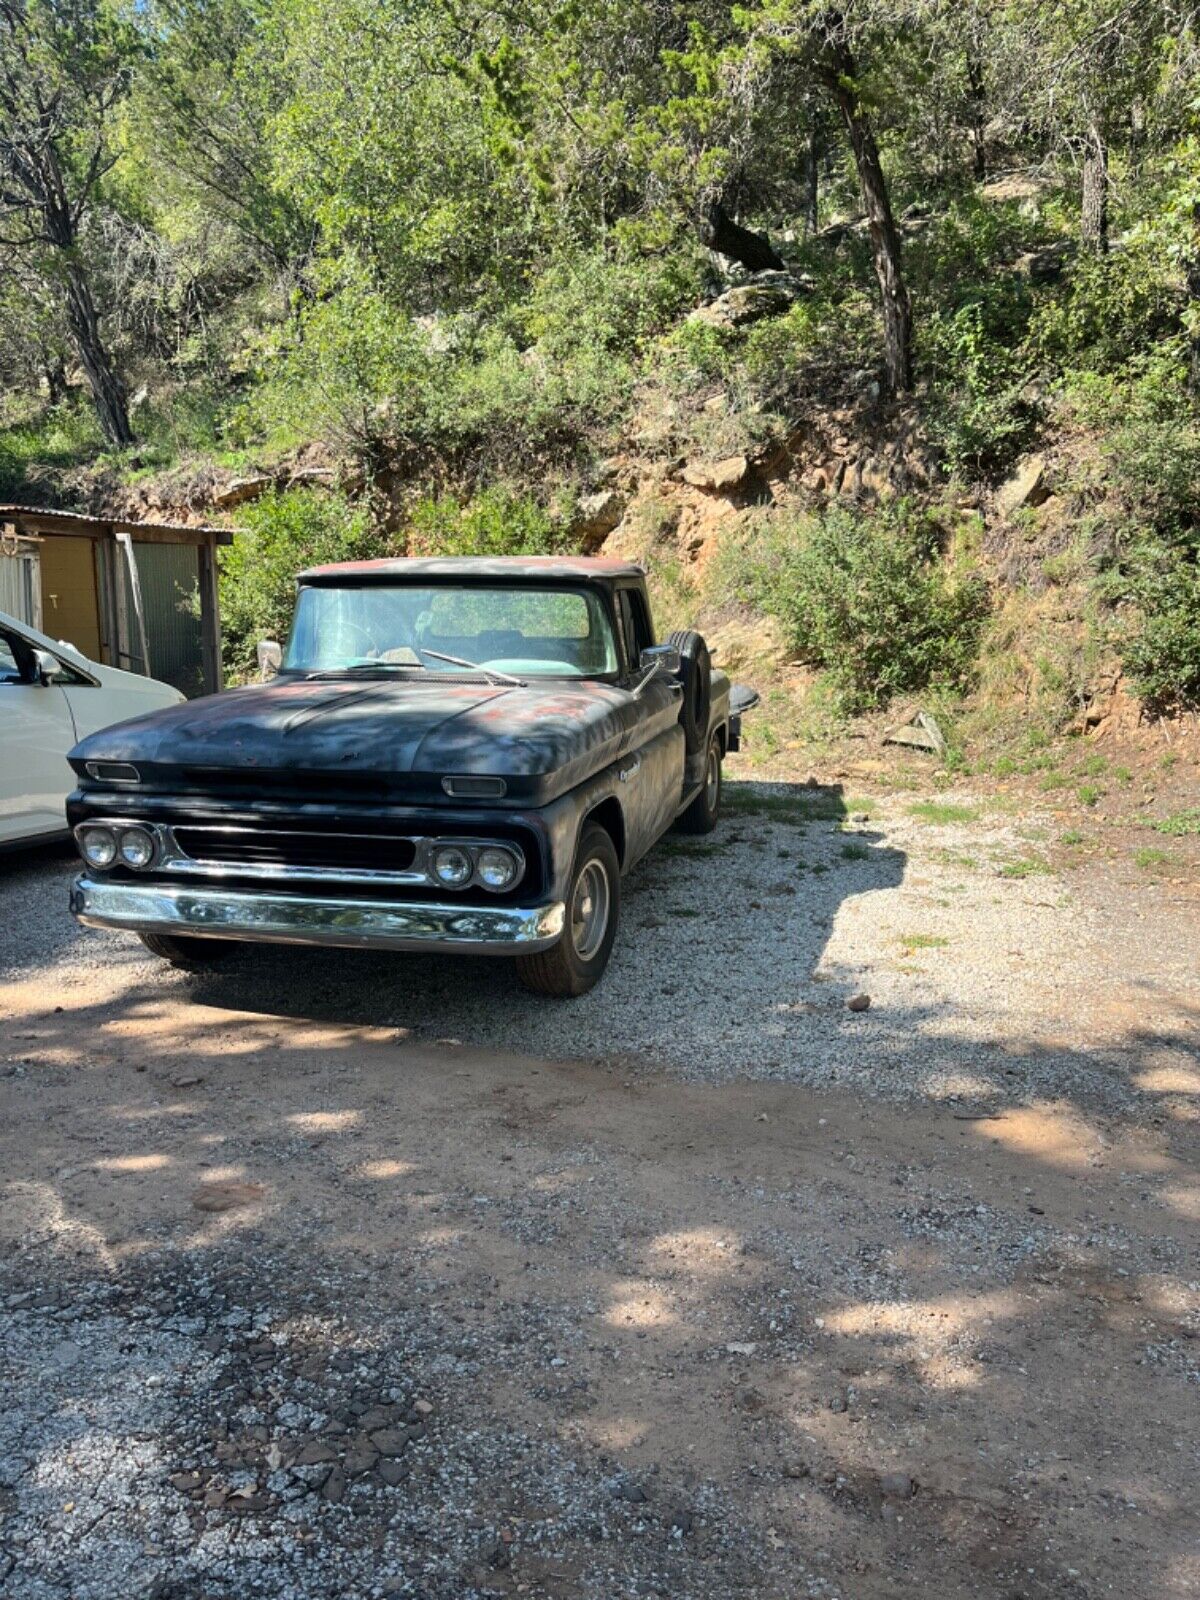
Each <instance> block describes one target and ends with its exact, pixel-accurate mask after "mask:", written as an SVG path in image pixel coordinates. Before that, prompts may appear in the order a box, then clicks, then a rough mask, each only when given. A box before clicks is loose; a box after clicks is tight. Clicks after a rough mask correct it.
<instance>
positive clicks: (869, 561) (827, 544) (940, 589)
mask: <svg viewBox="0 0 1200 1600" xmlns="http://www.w3.org/2000/svg"><path fill="white" fill-rule="evenodd" d="M942 542H943V540H942V530H941V528H940V527H939V525H938V524H937V522H936V521H935V520H934V519H933V518H932V517H931V516H930V515H929V514H928V513H924V512H921V511H919V510H917V509H916V508H914V507H913V506H911V505H910V504H908V503H907V502H898V503H897V504H895V505H893V506H888V507H884V508H882V509H880V510H879V511H876V512H874V513H873V514H868V513H865V512H860V511H855V510H852V509H850V508H847V507H843V506H833V507H830V508H829V509H827V510H825V511H824V512H822V513H819V514H816V515H812V516H802V517H799V518H791V517H788V518H783V517H776V518H773V519H771V520H769V521H766V522H763V523H761V524H760V525H759V527H758V529H757V531H756V532H755V533H753V534H752V535H751V536H750V537H749V539H748V541H747V542H746V543H745V544H744V545H743V546H742V547H741V549H740V550H738V551H736V552H735V554H734V555H733V557H732V558H731V559H732V570H731V571H730V572H729V577H730V579H731V581H732V584H733V586H734V588H735V589H736V591H737V592H738V593H739V595H740V596H741V597H742V598H743V599H745V600H747V601H749V602H750V603H751V604H753V605H756V606H758V607H759V608H760V609H761V610H764V611H767V612H769V613H771V614H772V615H774V616H776V617H778V618H779V620H780V621H781V623H782V624H783V625H784V628H785V629H786V631H787V634H788V638H789V642H790V643H791V645H792V647H793V648H794V649H795V650H796V652H797V653H798V654H799V655H800V657H801V659H802V660H805V661H807V662H809V663H810V664H811V665H813V666H815V667H818V668H821V669H822V670H823V671H824V672H825V673H826V674H827V675H828V677H829V679H830V681H831V684H832V686H833V688H834V690H835V693H836V696H837V699H838V700H839V702H840V703H841V705H842V706H843V708H844V709H846V710H854V711H857V710H864V709H867V708H868V707H870V706H876V705H884V704H886V703H887V701H888V700H889V699H891V697H892V696H893V695H894V694H897V693H899V692H902V691H906V690H916V689H925V688H929V687H942V688H958V687H961V686H962V685H963V684H964V683H965V681H966V679H967V678H968V677H969V675H970V672H971V669H972V665H973V663H974V660H975V654H976V650H977V648H978V644H979V634H980V628H981V625H982V622H983V618H984V616H985V615H986V613H987V609H988V596H987V590H986V588H985V586H984V584H983V582H982V580H981V578H980V577H979V576H978V575H977V574H976V573H974V572H971V571H966V570H961V569H954V568H951V567H949V566H948V565H947V564H946V563H945V562H944V560H943V559H942V554H941V546H942Z"/></svg>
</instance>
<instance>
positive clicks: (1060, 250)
mask: <svg viewBox="0 0 1200 1600" xmlns="http://www.w3.org/2000/svg"><path fill="white" fill-rule="evenodd" d="M1074 251H1075V246H1074V244H1073V243H1072V242H1071V240H1069V239H1062V240H1060V241H1059V242H1058V243H1056V244H1048V245H1044V246H1043V247H1042V248H1041V249H1040V250H1029V251H1026V253H1025V254H1024V255H1022V256H1018V257H1017V259H1016V261H1015V262H1014V263H1013V265H1014V267H1015V269H1016V271H1017V272H1019V273H1020V274H1021V276H1022V277H1023V278H1028V279H1029V281H1030V283H1054V282H1056V281H1057V280H1058V279H1059V278H1061V277H1062V275H1063V273H1064V272H1065V271H1066V270H1067V264H1068V262H1069V261H1070V259H1071V257H1072V255H1073V254H1074Z"/></svg>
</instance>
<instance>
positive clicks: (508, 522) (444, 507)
mask: <svg viewBox="0 0 1200 1600" xmlns="http://www.w3.org/2000/svg"><path fill="white" fill-rule="evenodd" d="M409 548H410V549H411V550H412V552H413V553H414V554H422V555H424V554H428V555H439V556H541V555H555V554H557V553H558V552H560V551H566V550H570V549H571V548H572V542H571V538H570V534H569V532H568V530H567V528H566V526H565V524H564V523H562V522H558V521H555V520H554V518H552V517H551V516H550V514H549V513H548V512H546V511H545V510H543V508H542V507H541V506H539V505H538V503H537V501H536V500H534V499H533V498H532V497H531V496H530V495H517V494H513V493H512V492H511V491H510V490H508V489H505V488H491V489H484V490H483V491H482V492H481V493H479V494H477V495H476V496H475V497H474V499H472V500H469V501H467V503H466V504H465V505H462V504H460V503H459V501H457V500H456V499H454V497H453V496H452V495H443V496H440V497H438V498H436V499H435V498H427V499H424V500H421V501H420V502H419V503H418V505H417V507H416V509H415V510H414V511H413V514H412V518H411V522H410V526H409Z"/></svg>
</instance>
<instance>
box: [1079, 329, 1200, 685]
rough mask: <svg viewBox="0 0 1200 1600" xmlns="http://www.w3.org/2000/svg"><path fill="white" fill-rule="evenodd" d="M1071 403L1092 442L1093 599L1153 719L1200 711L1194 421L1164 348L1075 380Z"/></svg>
mask: <svg viewBox="0 0 1200 1600" xmlns="http://www.w3.org/2000/svg"><path fill="white" fill-rule="evenodd" d="M1071 403H1072V405H1073V406H1074V408H1075V412H1076V415H1077V416H1078V417H1079V419H1080V420H1081V422H1083V423H1084V424H1085V425H1086V426H1090V427H1092V428H1094V429H1096V430H1097V431H1098V432H1099V436H1100V444H1099V452H1100V465H1101V483H1102V485H1103V489H1104V493H1105V496H1106V501H1105V505H1106V517H1105V526H1106V528H1107V530H1108V534H1109V539H1110V549H1109V553H1108V556H1107V559H1106V561H1105V562H1104V564H1103V567H1102V570H1101V573H1100V577H1099V580H1098V585H1097V587H1098V590H1099V592H1100V593H1101V594H1102V595H1103V596H1104V597H1105V598H1107V599H1108V600H1109V601H1110V602H1113V603H1115V604H1117V606H1118V607H1119V610H1118V612H1117V615H1116V620H1115V622H1114V623H1113V625H1112V627H1111V632H1112V636H1113V639H1114V642H1115V644H1116V647H1117V649H1118V652H1119V654H1120V657H1121V660H1122V662H1123V664H1124V666H1125V668H1126V670H1127V671H1128V672H1129V674H1130V676H1131V678H1132V680H1133V683H1134V685H1135V687H1136V688H1137V690H1138V693H1139V694H1141V695H1142V696H1143V698H1144V699H1145V700H1146V701H1147V703H1148V704H1149V705H1150V706H1151V708H1152V709H1155V710H1161V711H1168V710H1172V709H1175V708H1179V707H1191V706H1196V705H1200V494H1198V491H1197V487H1196V486H1197V484H1198V483H1200V415H1198V413H1197V407H1196V403H1195V401H1194V400H1193V398H1192V396H1191V395H1190V394H1189V392H1188V390H1187V386H1186V382H1185V377H1184V369H1183V364H1182V358H1181V353H1180V351H1179V349H1178V346H1177V345H1166V346H1164V347H1162V348H1161V349H1160V350H1159V351H1157V352H1155V354H1154V355H1153V356H1152V357H1151V358H1150V359H1148V360H1147V361H1144V362H1142V363H1139V364H1137V365H1135V366H1132V367H1131V368H1130V369H1127V370H1126V371H1124V372H1122V373H1120V374H1116V375H1113V374H1096V373H1090V374H1081V375H1079V376H1078V377H1077V378H1076V379H1075V381H1074V383H1073V385H1072V388H1071Z"/></svg>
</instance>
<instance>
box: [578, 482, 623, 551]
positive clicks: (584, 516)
mask: <svg viewBox="0 0 1200 1600" xmlns="http://www.w3.org/2000/svg"><path fill="white" fill-rule="evenodd" d="M624 515H625V499H624V496H623V495H620V494H618V493H617V491H616V490H615V489H601V490H599V491H598V493H596V494H585V495H584V496H583V497H582V498H581V499H580V501H579V503H578V506H577V508H576V516H575V521H574V524H573V526H572V530H571V531H572V532H573V533H574V534H575V536H576V538H578V540H579V541H580V543H581V545H582V546H583V548H584V550H585V551H586V552H587V554H588V555H591V554H593V553H594V552H595V551H596V550H598V549H599V548H600V546H601V545H602V544H603V543H604V541H605V539H607V538H608V536H609V534H610V533H611V532H612V531H613V529H614V528H615V527H616V526H617V524H618V523H619V522H620V520H621V518H622V517H623V516H624Z"/></svg>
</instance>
